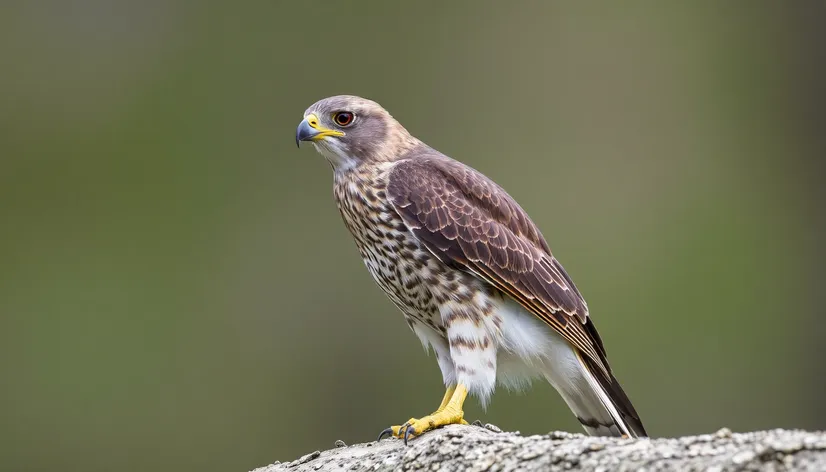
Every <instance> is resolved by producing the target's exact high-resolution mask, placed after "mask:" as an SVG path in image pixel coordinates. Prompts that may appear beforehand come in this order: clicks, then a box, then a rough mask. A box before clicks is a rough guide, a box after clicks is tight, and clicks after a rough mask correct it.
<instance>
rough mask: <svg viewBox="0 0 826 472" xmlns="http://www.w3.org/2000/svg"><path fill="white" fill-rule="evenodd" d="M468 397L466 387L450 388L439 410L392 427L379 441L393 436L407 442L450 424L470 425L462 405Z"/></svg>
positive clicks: (381, 434) (382, 434)
mask: <svg viewBox="0 0 826 472" xmlns="http://www.w3.org/2000/svg"><path fill="white" fill-rule="evenodd" d="M466 397H467V389H466V388H465V386H464V385H456V386H450V387H448V389H447V391H446V392H445V396H444V398H443V399H442V404H441V405H439V409H437V410H436V411H434V412H433V413H431V414H429V415H427V416H425V417H424V418H420V419H416V418H410V419H409V420H407V421H406V422H405V423H404V424H403V425H400V426H391V427H389V428H387V429H385V430H384V431H382V432H381V433H379V439H378V440H379V441H381V438H383V437H385V436H393V437H396V438H399V439H404V443H405V444H407V440H408V439H410V438H411V437H413V436H421V435H422V434H423V433H425V432H426V431H430V430H431V429H436V428H438V427H440V426H446V425H449V424H468V422H467V421H465V419H464V416H465V413H464V412H463V411H462V405H463V404H464V402H465V398H466Z"/></svg>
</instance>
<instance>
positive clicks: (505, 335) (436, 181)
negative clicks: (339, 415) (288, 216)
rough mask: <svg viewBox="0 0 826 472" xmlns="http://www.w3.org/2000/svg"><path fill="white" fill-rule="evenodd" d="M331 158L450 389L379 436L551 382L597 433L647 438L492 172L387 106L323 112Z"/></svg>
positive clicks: (556, 268) (355, 217)
mask: <svg viewBox="0 0 826 472" xmlns="http://www.w3.org/2000/svg"><path fill="white" fill-rule="evenodd" d="M302 141H308V142H311V143H312V144H313V146H314V147H315V148H316V150H317V151H318V152H319V153H321V154H322V155H323V156H324V157H325V158H326V159H327V160H328V161H329V163H330V164H331V165H332V168H333V174H334V192H333V193H334V196H335V201H336V204H337V206H338V209H339V211H340V212H341V216H342V218H343V220H344V224H345V225H346V226H347V229H348V230H349V231H350V233H351V234H352V235H353V238H354V239H355V241H356V245H357V246H358V250H359V252H360V253H361V257H362V259H363V260H364V263H365V265H366V266H367V270H368V271H369V272H370V274H371V275H372V276H373V278H374V279H375V281H376V283H377V284H378V286H379V287H381V289H382V290H383V291H384V292H385V293H386V294H387V296H388V297H389V298H390V300H392V301H393V303H394V304H395V305H396V306H397V307H398V308H399V309H400V310H401V311H402V313H403V314H404V318H405V320H406V321H407V324H408V326H409V327H410V328H411V329H412V330H413V332H414V333H415V334H416V335H417V336H418V337H419V339H420V340H421V342H422V344H423V345H424V346H425V348H428V347H430V348H431V349H432V350H433V352H434V353H435V355H436V361H437V362H438V364H439V368H440V369H441V371H442V378H443V380H444V383H445V386H446V388H447V391H446V392H445V395H444V398H443V399H442V402H441V404H440V405H439V407H438V408H437V409H436V411H435V412H433V413H432V414H430V415H427V416H424V417H422V418H411V419H409V420H408V421H406V422H405V423H403V424H401V425H398V426H392V427H390V428H388V429H386V430H384V431H382V434H381V435H379V439H381V438H382V437H383V436H384V435H386V434H389V435H392V436H395V437H398V438H403V439H404V441H405V443H406V442H407V440H408V438H410V437H412V436H418V435H421V434H422V433H424V432H426V431H428V430H431V429H433V428H436V427H439V426H442V425H447V424H456V423H461V424H467V422H466V421H465V420H464V418H463V411H462V406H463V403H464V401H465V399H466V397H467V395H468V394H471V395H474V396H476V397H478V398H479V399H480V401H481V402H482V404H483V405H486V404H487V402H488V400H489V399H490V396H491V395H492V394H493V391H494V388H495V386H496V384H497V383H499V384H502V385H504V386H506V387H511V388H520V387H522V386H524V385H526V384H528V383H529V382H530V381H531V380H532V379H534V378H544V379H546V380H547V381H548V382H549V383H550V384H551V385H553V387H554V388H555V389H556V390H557V392H559V394H560V395H561V396H562V399H563V400H564V401H565V403H566V404H567V405H568V407H569V408H570V409H571V410H572V411H573V413H574V414H575V415H576V417H577V419H578V420H579V422H580V423H581V424H582V426H583V427H584V429H585V430H586V431H587V432H588V433H589V434H591V435H600V436H626V437H642V436H647V434H646V432H645V428H644V427H643V425H642V422H641V421H640V417H639V415H638V414H637V412H636V410H635V409H634V407H633V405H632V404H631V401H630V400H629V399H628V396H626V394H625V392H624V391H623V390H622V387H620V384H619V382H618V381H617V379H616V378H615V377H614V375H613V373H612V371H611V367H610V366H609V365H608V361H607V359H606V354H605V346H604V345H603V343H602V340H601V339H600V336H599V334H598V333H597V330H596V328H595V327H594V323H593V320H592V319H591V317H590V316H589V314H588V305H587V304H586V303H585V300H584V299H583V297H582V295H581V294H580V292H579V290H578V289H577V287H576V285H574V282H573V280H571V277H570V276H569V275H568V273H567V272H566V271H565V269H564V268H563V267H562V265H561V264H560V263H559V261H558V260H557V259H556V258H555V257H554V256H553V254H552V253H551V250H550V248H549V247H548V243H547V242H545V238H544V237H543V236H542V233H540V231H539V229H538V228H537V226H536V225H535V224H534V223H533V221H531V219H530V217H529V216H528V214H527V213H526V212H525V211H524V210H523V209H522V208H521V207H520V206H519V204H518V203H516V201H515V200H514V199H513V198H512V197H511V196H510V195H508V193H507V192H505V190H504V189H502V188H501V187H500V186H499V185H497V184H496V183H494V182H493V181H492V180H491V179H489V178H488V177H486V176H484V175H482V173H480V172H478V171H476V170H474V169H472V168H470V167H469V166H467V165H465V164H462V163H461V162H458V161H455V160H453V159H451V158H450V157H448V156H446V155H444V154H442V153H440V152H439V151H437V150H435V149H433V148H431V147H430V146H428V145H427V144H425V143H424V142H422V141H420V140H419V139H417V138H415V137H414V136H412V135H411V134H410V133H409V132H408V131H407V130H406V129H405V128H404V127H403V126H402V125H401V124H399V122H398V121H396V120H395V119H394V118H393V117H392V116H391V115H390V114H389V113H388V112H387V111H386V110H385V109H384V108H382V107H381V106H380V105H379V104H377V103H376V102H373V101H371V100H367V99H364V98H360V97H356V96H349V95H342V96H335V97H329V98H325V99H323V100H320V101H318V102H316V103H315V104H313V105H312V106H310V107H309V108H308V109H307V110H306V112H305V113H304V119H303V120H302V121H301V123H300V124H299V125H298V129H297V130H296V144H299V143H300V142H302Z"/></svg>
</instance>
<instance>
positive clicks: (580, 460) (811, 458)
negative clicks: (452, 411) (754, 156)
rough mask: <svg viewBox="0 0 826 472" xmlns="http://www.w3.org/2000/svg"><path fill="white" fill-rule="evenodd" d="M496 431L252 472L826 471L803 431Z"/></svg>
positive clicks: (814, 437) (464, 429)
mask: <svg viewBox="0 0 826 472" xmlns="http://www.w3.org/2000/svg"><path fill="white" fill-rule="evenodd" d="M491 426H492V425H486V426H485V427H480V426H459V425H455V426H448V427H445V428H441V429H438V430H435V431H431V432H429V433H427V434H425V435H423V436H422V437H420V438H416V439H413V440H411V441H410V445H409V446H405V445H404V444H403V443H402V441H400V440H398V439H384V440H382V441H381V442H370V443H366V444H354V445H352V446H344V443H342V442H340V441H337V442H336V444H335V446H334V447H333V448H331V449H330V450H328V451H324V452H321V451H315V452H312V453H310V454H307V455H305V456H303V457H301V458H299V459H296V460H294V461H292V462H283V463H278V462H276V463H275V464H271V465H268V466H266V467H260V468H258V469H255V470H254V471H253V472H299V471H301V472H303V471H313V472H315V471H342V472H343V471H368V470H369V471H391V470H443V471H516V470H519V471H533V470H542V471H557V470H560V471H561V470H565V471H605V472H607V471H631V470H634V471H637V470H645V471H651V472H655V471H672V470H674V471H676V470H679V471H693V470H696V471H700V470H702V471H714V472H722V471H729V470H736V471H758V470H759V471H763V470H766V471H782V470H794V471H798V470H800V471H826V433H823V432H809V431H799V430H781V429H775V430H770V431H758V432H753V433H742V434H732V433H731V431H729V430H727V429H723V430H720V431H718V432H716V433H714V434H704V435H700V436H686V437H681V438H673V439H615V438H595V437H589V436H585V435H582V434H571V433H550V434H547V435H537V436H521V435H520V434H519V433H507V432H497V430H498V428H496V427H495V426H493V427H491Z"/></svg>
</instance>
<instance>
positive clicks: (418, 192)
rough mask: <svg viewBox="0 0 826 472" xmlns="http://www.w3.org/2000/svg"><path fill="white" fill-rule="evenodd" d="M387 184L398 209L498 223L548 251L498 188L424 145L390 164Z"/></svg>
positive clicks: (526, 218)
mask: <svg viewBox="0 0 826 472" xmlns="http://www.w3.org/2000/svg"><path fill="white" fill-rule="evenodd" d="M387 188H388V196H389V197H390V198H391V199H392V201H393V203H395V204H396V205H397V206H399V207H402V208H407V207H409V206H411V205H416V206H418V207H419V208H418V210H419V211H422V210H425V211H426V210H428V209H430V208H433V209H438V208H442V213H444V214H443V215H442V216H445V217H451V216H453V217H459V220H461V221H467V218H471V219H472V220H475V222H476V223H479V224H482V225H488V226H490V225H494V224H498V225H503V226H505V227H507V228H508V229H509V230H510V231H511V232H513V233H514V235H516V236H518V237H519V238H520V239H523V240H524V241H525V242H527V243H529V244H530V245H531V246H534V247H535V248H536V249H537V250H539V251H541V252H543V253H546V254H548V255H549V256H550V255H551V250H550V248H549V246H548V243H547V242H546V240H545V238H544V237H543V236H542V233H541V232H540V230H539V228H538V227H537V225H536V224H535V223H534V222H533V220H532V219H531V218H530V216H529V215H528V213H527V212H526V211H525V210H524V209H523V208H522V207H521V206H520V205H519V203H517V201H516V200H515V199H514V198H513V197H512V196H511V195H510V194H509V193H508V192H507V191H506V190H505V189H504V188H502V187H501V186H500V185H499V184H497V183H496V182H494V181H493V180H492V179H491V178H489V177H487V176H486V175H485V174H483V173H482V172H480V171H478V170H476V169H474V168H473V167H471V166H469V165H467V164H464V163H462V162H459V161H457V160H455V159H452V158H450V157H448V156H446V155H444V154H442V153H440V152H439V151H437V150H435V149H433V148H430V147H429V146H427V145H424V144H422V145H421V146H419V147H417V148H414V149H412V150H411V151H409V152H408V153H407V154H406V155H405V156H403V158H402V159H400V160H399V161H397V162H396V164H395V165H394V166H393V169H392V170H391V171H390V172H389V174H388V180H387ZM437 215H438V212H437ZM483 222H487V223H483ZM489 231H494V230H493V229H489Z"/></svg>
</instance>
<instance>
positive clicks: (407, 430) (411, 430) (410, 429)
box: [404, 426, 413, 446]
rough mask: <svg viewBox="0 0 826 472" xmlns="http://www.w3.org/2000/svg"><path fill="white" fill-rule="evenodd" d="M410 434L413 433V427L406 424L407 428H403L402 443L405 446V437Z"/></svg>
mask: <svg viewBox="0 0 826 472" xmlns="http://www.w3.org/2000/svg"><path fill="white" fill-rule="evenodd" d="M411 434H413V427H412V426H408V427H407V429H405V430H404V445H405V446H407V438H409V437H410V435H411Z"/></svg>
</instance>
